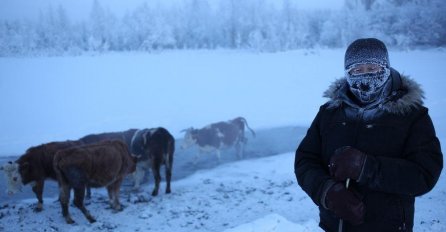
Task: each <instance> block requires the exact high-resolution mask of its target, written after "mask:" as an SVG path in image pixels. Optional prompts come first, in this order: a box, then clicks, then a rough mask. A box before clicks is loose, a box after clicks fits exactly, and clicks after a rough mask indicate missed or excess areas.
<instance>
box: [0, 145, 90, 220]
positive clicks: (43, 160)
mask: <svg viewBox="0 0 446 232" xmlns="http://www.w3.org/2000/svg"><path fill="white" fill-rule="evenodd" d="M79 145H82V142H80V141H70V140H67V141H64V142H51V143H46V144H41V145H39V146H34V147H31V148H29V149H28V150H26V152H25V154H23V155H22V156H20V157H19V158H18V159H17V160H16V161H15V162H12V161H9V162H8V163H6V164H4V165H3V166H1V168H0V169H1V170H3V171H4V172H5V174H6V177H7V178H6V179H7V182H8V194H10V195H11V194H14V193H16V192H18V191H20V190H21V188H22V185H27V184H31V185H32V190H33V192H34V193H35V195H36V197H37V201H38V202H37V206H36V208H35V209H34V210H35V211H37V212H40V211H42V209H43V198H42V194H43V187H44V183H45V180H46V179H48V178H49V179H52V180H56V173H55V172H54V170H53V158H54V155H55V154H56V152H57V151H59V150H61V149H66V148H70V147H75V146H79ZM87 194H89V191H88V193H87Z"/></svg>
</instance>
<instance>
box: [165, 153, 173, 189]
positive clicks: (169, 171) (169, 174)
mask: <svg viewBox="0 0 446 232" xmlns="http://www.w3.org/2000/svg"><path fill="white" fill-rule="evenodd" d="M165 155H166V157H172V156H170V155H169V154H165ZM172 163H173V162H172V160H171V158H170V159H168V160H167V161H166V165H165V166H166V193H170V192H171V191H170V180H171V179H172Z"/></svg>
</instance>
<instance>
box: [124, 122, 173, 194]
mask: <svg viewBox="0 0 446 232" xmlns="http://www.w3.org/2000/svg"><path fill="white" fill-rule="evenodd" d="M174 152H175V139H174V138H173V136H172V135H171V134H170V133H169V131H167V130H166V129H165V128H163V127H158V128H152V129H142V130H138V131H137V132H136V133H135V135H134V136H133V138H132V142H131V153H132V155H133V156H136V157H137V163H136V171H135V173H134V180H135V185H134V189H138V188H139V185H140V183H141V181H142V179H143V177H144V174H145V173H146V171H147V170H148V169H149V168H151V169H152V173H153V177H154V179H155V187H154V189H153V191H152V196H156V195H158V190H159V185H160V182H161V175H160V167H161V165H164V166H165V171H166V184H167V185H166V193H170V192H171V189H170V180H171V178H172V165H173V154H174Z"/></svg>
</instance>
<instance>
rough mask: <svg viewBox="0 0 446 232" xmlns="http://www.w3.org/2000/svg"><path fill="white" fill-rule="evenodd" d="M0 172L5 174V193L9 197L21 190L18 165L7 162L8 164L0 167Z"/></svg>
mask: <svg viewBox="0 0 446 232" xmlns="http://www.w3.org/2000/svg"><path fill="white" fill-rule="evenodd" d="M0 170H2V171H3V172H4V173H5V176H6V181H7V189H6V192H7V193H8V194H9V195H12V194H14V193H17V192H19V191H21V190H22V185H23V184H22V177H21V175H20V172H19V164H18V163H16V162H12V161H9V162H8V163H6V164H4V165H2V166H0Z"/></svg>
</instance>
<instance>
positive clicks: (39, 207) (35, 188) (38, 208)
mask: <svg viewBox="0 0 446 232" xmlns="http://www.w3.org/2000/svg"><path fill="white" fill-rule="evenodd" d="M44 183H45V180H43V179H42V180H38V181H36V183H35V185H34V186H33V187H32V189H33V192H34V193H35V194H36V197H37V206H36V208H35V211H36V212H40V211H42V209H43V198H42V195H43V186H44Z"/></svg>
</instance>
